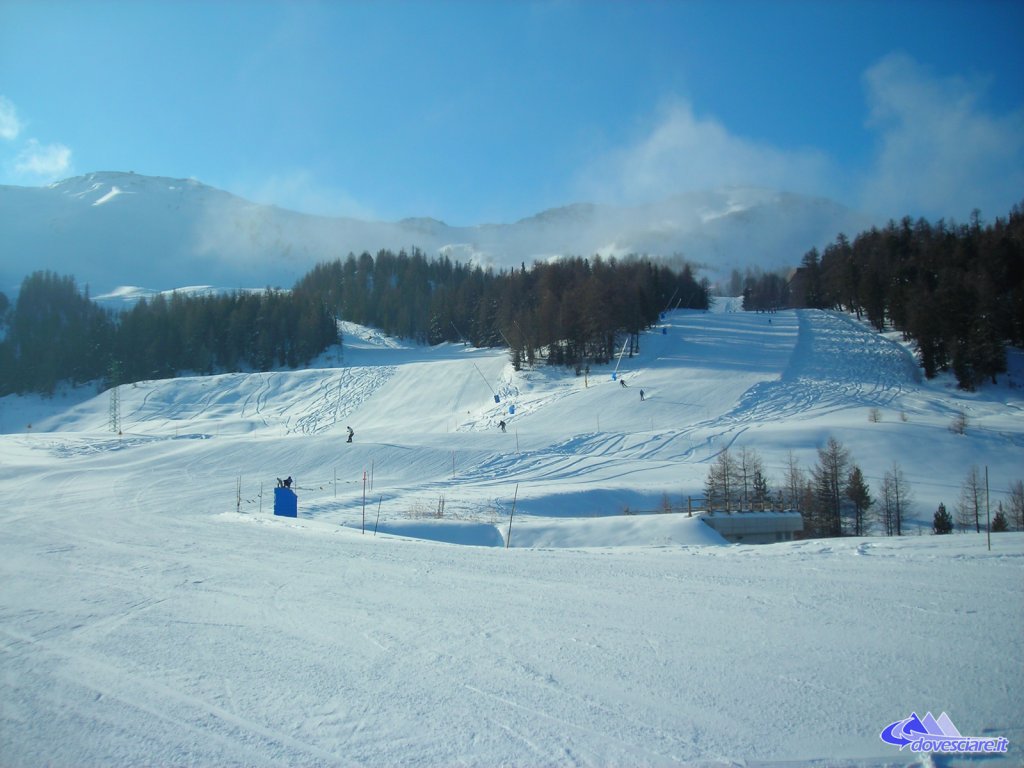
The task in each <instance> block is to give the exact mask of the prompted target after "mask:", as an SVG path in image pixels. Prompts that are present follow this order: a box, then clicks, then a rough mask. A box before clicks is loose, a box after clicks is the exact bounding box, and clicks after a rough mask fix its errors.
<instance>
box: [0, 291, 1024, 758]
mask: <svg viewBox="0 0 1024 768" xmlns="http://www.w3.org/2000/svg"><path fill="white" fill-rule="evenodd" d="M731 307H732V305H731V304H730V303H728V302H723V303H721V304H720V305H719V307H718V308H719V309H720V310H722V309H724V310H728V309H730V308H731ZM345 331H346V344H345V347H344V349H343V350H334V351H331V352H329V353H328V354H326V355H325V356H324V357H323V359H322V360H321V361H319V367H316V368H311V369H308V370H302V371H273V372H268V373H252V374H225V375H221V376H211V377H204V378H200V377H197V378H182V379H178V380H173V381H143V382H138V383H136V384H134V385H130V384H129V385H123V386H121V387H120V388H119V390H118V394H119V415H120V427H121V434H117V433H113V432H111V431H110V418H111V398H110V396H109V394H108V393H101V394H99V395H96V394H95V393H94V392H93V393H88V392H83V391H77V392H70V393H63V394H60V395H58V396H56V397H55V398H53V399H39V398H29V397H22V398H15V397H9V398H5V399H3V400H0V433H3V434H0V489H2V491H3V498H4V499H5V501H6V510H5V528H4V536H3V537H2V538H0V574H2V578H3V585H4V587H3V590H2V592H0V641H2V653H3V676H2V678H0V764H2V765H4V766H14V767H17V766H37V765H52V766H79V765H142V764H144V765H279V766H285V765H287V766H295V765H310V766H312V765H317V766H320V765H345V766H348V765H371V766H376V765H389V766H390V765H423V766H435V765H444V766H448V765H487V766H491V765H528V766H547V765H583V766H591V765H593V766H606V765H621V766H626V765H629V766H634V765H698V766H733V765H754V766H756V765H788V766H824V765H839V766H922V767H923V766H932V765H942V766H953V765H970V764H972V762H971V760H970V759H969V758H953V757H948V756H940V755H935V756H928V755H915V754H913V753H911V752H910V751H909V750H904V751H902V752H901V751H900V750H899V749H898V748H897V747H894V746H891V745H888V744H885V743H883V742H882V740H881V739H880V737H879V734H880V732H881V731H882V729H883V728H885V727H886V726H888V725H889V724H891V723H893V722H895V721H898V720H902V719H904V718H907V717H909V716H910V714H911V713H918V714H920V715H921V716H922V717H923V716H924V714H925V713H926V712H933V713H935V716H936V717H938V716H939V714H940V712H945V713H947V715H948V717H949V718H950V719H951V721H952V722H954V723H955V725H956V727H957V728H958V729H959V731H960V732H961V733H962V734H964V735H972V736H987V737H1001V738H1006V739H1008V740H1009V744H1010V751H1009V753H1008V754H1007V755H1003V756H997V757H995V758H990V759H986V760H983V761H981V762H980V763H979V764H982V765H986V766H995V765H1000V766H1001V765H1019V764H1020V763H1021V760H1022V758H1024V750H1022V746H1024V723H1022V720H1021V715H1020V712H1021V702H1022V699H1021V691H1022V690H1024V669H1022V667H1021V664H1020V658H1021V654H1022V651H1024V642H1022V640H1021V636H1022V633H1021V628H1022V627H1024V598H1022V594H1021V585H1022V584H1024V579H1022V577H1024V534H1019V533H1010V534H996V535H993V536H992V538H991V549H989V548H988V543H987V541H986V537H985V536H984V535H977V534H974V533H971V534H958V535H954V536H945V537H935V536H930V535H918V534H927V533H928V527H929V524H930V521H931V515H932V513H933V512H934V509H935V506H936V505H937V504H938V502H940V501H944V502H945V503H946V504H947V506H949V507H950V508H952V506H953V504H954V502H955V500H956V496H957V493H958V490H959V486H960V483H961V480H962V478H963V476H964V475H965V474H966V471H967V469H968V468H969V466H970V465H971V464H978V465H984V466H987V467H988V470H989V473H990V477H991V479H992V503H993V506H995V504H996V503H998V501H1000V500H1005V498H1006V494H1005V490H1006V488H1007V487H1008V486H1009V484H1010V483H1011V482H1012V481H1014V480H1016V479H1020V477H1021V475H1022V474H1024V469H1022V468H1024V462H1022V461H1021V459H1022V457H1024V451H1022V447H1024V410H1022V406H1024V402H1022V397H1021V394H1020V393H1021V390H1020V389H1018V388H1016V386H1015V385H1014V382H1015V379H1014V378H1013V376H1016V377H1018V378H1017V379H1016V381H1017V382H1018V384H1017V386H1019V375H1020V374H1019V371H1014V372H1012V374H1011V377H1008V378H1004V380H1003V381H1001V382H1000V384H999V385H998V386H996V387H992V388H990V389H988V390H985V391H983V392H981V393H976V394H971V395H964V394H959V393H956V392H955V391H953V390H951V389H949V388H948V387H947V386H946V384H945V383H944V382H941V381H940V382H922V381H921V380H920V378H919V376H918V375H917V369H916V367H915V366H914V364H913V360H912V358H911V357H910V355H909V354H908V352H907V351H906V350H905V349H904V348H902V347H901V346H900V345H898V344H896V343H893V342H892V341H890V340H888V339H886V338H884V337H882V336H879V335H876V334H874V333H872V332H871V331H870V330H868V329H867V328H865V327H864V326H863V325H862V324H860V323H858V322H857V321H855V320H853V319H851V318H848V317H845V316H842V315H838V314H831V313H824V312H814V311H797V312H781V313H778V314H774V315H761V314H744V313H737V312H730V311H719V312H710V313H703V312H678V313H673V314H670V315H669V316H668V317H667V318H665V321H664V322H663V323H662V324H661V325H659V326H658V327H657V328H655V329H652V330H651V331H650V332H648V333H646V334H644V335H643V337H642V338H641V344H640V346H641V351H640V354H639V355H637V356H634V357H632V358H629V357H626V358H624V359H623V360H622V361H621V362H619V361H613V362H612V363H611V364H610V365H608V366H604V367H600V368H595V369H592V370H591V371H590V372H589V375H586V376H583V375H581V376H579V377H577V376H574V375H572V373H571V372H570V373H566V372H565V371H562V370H555V369H546V368H539V369H536V370H532V371H521V372H517V371H514V370H513V368H512V367H511V365H510V364H509V363H508V358H507V354H506V353H503V352H501V351H496V350H479V349H471V348H464V347H461V346H457V345H444V346H441V347H437V348H423V347H416V346H412V345H407V344H403V343H402V342H399V341H396V340H394V339H387V338H385V337H382V336H380V335H375V334H373V333H371V332H367V331H365V329H358V328H356V327H352V326H349V327H347V328H346V329H345ZM616 367H617V370H616ZM613 371H615V373H616V376H615V380H613V379H612V375H611V374H612V372H613ZM622 381H624V382H625V383H626V385H627V386H625V387H623V386H621V383H620V382H622ZM641 388H642V389H643V390H644V395H645V399H644V400H643V401H641V399H640V395H639V391H640V389H641ZM959 413H965V414H966V415H967V417H968V425H969V426H968V429H967V432H966V434H962V435H961V434H955V433H954V432H952V431H951V430H950V429H949V425H950V422H951V420H952V419H953V418H954V417H955V416H956V415H957V414H959ZM869 415H870V416H871V418H869ZM500 421H505V422H506V431H505V432H502V431H501V430H500V429H499V422H500ZM348 426H351V427H352V428H353V429H354V430H355V439H354V442H353V443H351V444H348V443H346V442H345V436H346V434H347V430H346V428H347V427H348ZM829 436H834V437H836V438H837V439H838V440H840V441H841V442H842V443H843V444H844V445H845V446H846V447H847V448H849V449H850V452H851V455H852V458H853V460H854V461H855V462H857V463H858V464H859V465H860V466H861V467H862V468H863V470H864V473H865V476H866V477H867V479H868V481H869V483H870V484H871V486H872V491H873V493H874V495H875V496H878V495H879V486H880V483H881V477H882V475H883V474H884V473H885V472H886V471H887V470H888V469H890V468H891V466H892V463H893V461H898V462H899V463H900V466H901V467H902V470H903V471H904V473H905V475H906V476H907V479H908V480H909V482H910V483H911V485H912V487H913V490H914V497H915V502H914V505H913V507H912V517H911V519H910V520H909V521H908V522H907V524H906V528H907V529H908V530H909V532H910V533H911V535H909V536H905V537H902V538H898V539H897V538H882V537H867V538H847V539H836V540H807V541H798V542H784V543H778V544H773V545H764V546H742V545H727V544H726V543H725V542H724V541H723V540H722V539H721V538H720V537H719V536H718V534H716V533H715V532H714V531H712V530H711V529H710V528H709V527H708V526H706V525H705V524H704V523H703V522H702V521H701V520H700V518H699V517H698V516H694V517H690V516H688V515H687V514H686V512H679V511H678V510H680V509H685V508H686V506H687V497H689V496H699V495H700V493H701V488H702V485H703V481H704V478H705V476H706V474H707V469H708V466H709V464H710V463H711V462H713V461H714V458H715V457H716V456H717V455H718V454H719V452H720V451H721V450H723V449H724V448H727V447H730V448H734V449H739V448H743V447H748V448H752V449H756V450H757V451H758V453H759V454H760V455H761V456H762V458H763V459H764V462H765V465H766V468H767V470H768V472H769V475H770V476H771V478H772V480H774V481H775V482H776V483H779V482H781V478H782V468H783V466H784V464H785V462H786V459H787V457H788V454H789V452H790V451H792V452H793V454H794V456H795V457H796V458H797V459H798V460H799V461H800V462H801V464H802V465H803V466H804V467H805V468H809V467H810V466H811V465H813V464H814V462H815V461H816V449H817V447H818V446H820V445H822V444H823V443H824V441H825V440H827V438H828V437H829ZM285 476H292V477H293V478H294V480H295V487H296V491H297V494H298V508H299V517H298V518H297V519H290V518H284V517H275V516H274V515H272V514H271V507H272V504H273V501H272V499H273V487H274V485H275V484H276V478H278V477H285ZM666 506H668V507H670V508H672V509H674V510H676V511H675V512H672V513H669V514H659V512H660V511H661V510H663V509H664V508H665V507H666ZM627 513H628V514H627Z"/></svg>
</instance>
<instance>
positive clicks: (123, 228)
mask: <svg viewBox="0 0 1024 768" xmlns="http://www.w3.org/2000/svg"><path fill="white" fill-rule="evenodd" d="M867 223H868V222H866V221H865V219H864V218H863V217H861V216H859V215H857V214H855V213H854V212H852V211H850V210H848V209H846V208H843V207H842V206H840V205H838V204H836V203H834V202H831V201H828V200H824V199H817V198H808V197H802V196H799V195H794V194H789V193H783V192H777V191H773V190H767V189H755V188H729V189H721V190H715V191H709V192H705V193H692V194H687V195H682V196H678V197H674V198H671V199H668V200H665V201H662V202H659V203H656V204H650V205H646V206H640V207H631V208H625V207H612V206H597V205H589V204H578V205H570V206H566V207H563V208H557V209H553V210H549V211H544V212H542V213H539V214H538V215H536V216H533V217H530V218H527V219H523V220H521V221H518V222H513V223H490V224H487V223H482V224H478V225H469V226H465V225H462V226H450V225H448V224H445V223H443V222H440V221H437V220H435V219H430V218H409V219H404V220H402V221H397V222H383V221H366V220H359V219H353V218H329V217H321V216H310V215H307V214H303V213H299V212H294V211H287V210H283V209H280V208H275V207H272V206H266V205H258V204H255V203H251V202H249V201H247V200H244V199H242V198H239V197H236V196H234V195H231V194H230V193H228V192H224V191H222V190H219V189H215V188H212V187H209V186H206V185H204V184H201V183H199V182H197V181H194V180H191V179H168V178H159V177H150V176H143V175H139V174H133V173H92V174H88V175H86V176H79V177H75V178H71V179H67V180H65V181H60V182H57V183H55V184H52V185H50V186H47V187H12V186H0V231H2V232H3V233H4V237H3V239H2V241H0V291H3V292H4V293H7V294H8V295H11V294H12V293H15V292H17V288H18V286H19V285H20V284H21V281H22V279H23V278H24V277H26V276H27V275H28V274H29V273H31V272H32V271H34V270H42V269H47V270H51V271H53V272H56V273H58V274H62V275H72V276H74V277H75V279H76V280H77V282H78V284H79V285H82V286H86V285H87V286H89V288H90V291H91V294H92V295H93V296H94V297H104V296H109V297H110V298H111V299H113V300H114V301H118V300H122V299H124V298H126V297H127V298H131V297H135V296H138V295H139V294H140V293H142V294H144V293H145V292H148V291H164V290H172V289H182V288H192V289H194V290H195V289H201V288H202V287H203V286H213V287H216V288H220V289H240V288H264V287H266V286H272V287H285V288H288V287H291V286H292V284H293V283H294V282H295V281H296V280H297V279H298V278H300V277H301V276H302V275H304V274H306V273H307V272H308V271H309V270H310V269H312V268H313V267H314V266H315V265H316V264H318V263H320V262H323V261H329V260H333V259H338V258H341V259H344V258H345V257H346V256H347V255H348V254H349V253H355V254H356V255H358V254H360V253H362V252H364V251H365V252H368V253H371V254H375V253H376V252H377V251H378V250H381V249H388V250H392V251H394V252H398V251H400V250H403V249H404V250H406V251H409V250H411V249H413V248H419V249H420V250H422V251H424V252H425V253H426V254H427V255H428V256H437V255H442V254H446V255H448V256H449V257H450V258H451V259H452V260H457V261H460V262H462V263H467V262H473V263H475V264H482V265H485V266H488V265H490V266H494V267H497V268H501V267H512V266H516V267H518V266H519V265H520V264H521V263H523V262H526V263H532V262H533V261H534V260H536V259H547V258H551V257H557V256H564V255H573V256H592V255H594V254H598V253H600V254H602V255H606V256H623V255H626V254H630V253H637V254H649V255H652V256H664V257H672V256H682V257H683V258H685V259H686V260H687V261H689V262H691V263H693V264H695V265H697V266H698V267H699V268H702V269H703V273H702V274H706V275H708V276H709V277H710V279H712V280H716V279H719V278H720V277H726V276H728V274H729V272H730V271H731V270H732V269H737V268H738V269H740V270H743V269H745V268H747V267H750V266H759V267H761V268H763V269H779V268H788V267H792V266H794V265H796V264H798V263H799V261H800V258H801V257H802V256H803V254H804V253H805V252H806V251H807V250H809V249H810V248H811V247H819V248H820V247H821V246H823V245H824V244H825V243H827V242H829V241H830V240H832V239H833V238H834V237H835V236H836V235H837V234H838V233H839V232H846V233H850V234H852V233H853V232H856V231H858V230H860V229H862V228H863V227H865V226H866V225H867Z"/></svg>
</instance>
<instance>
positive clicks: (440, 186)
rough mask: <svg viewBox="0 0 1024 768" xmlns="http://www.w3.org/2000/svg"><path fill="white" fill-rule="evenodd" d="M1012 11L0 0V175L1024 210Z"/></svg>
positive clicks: (367, 214) (1023, 133)
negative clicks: (107, 175)
mask: <svg viewBox="0 0 1024 768" xmlns="http://www.w3.org/2000/svg"><path fill="white" fill-rule="evenodd" d="M1022 30H1024V3H1021V2H1017V1H1016V0H1013V1H1010V0H999V1H996V0H990V1H986V0H965V1H964V2H948V1H943V0H928V1H927V2H900V1H899V0H887V1H885V2H874V1H873V0H857V1H856V2H852V1H844V0H822V1H821V2H811V1H810V0H788V1H786V0H778V1H777V2H771V1H770V0H760V1H758V2H738V1H732V0H721V1H720V2H653V1H652V2H598V1H596V0H595V1H594V2H573V1H571V0H563V1H559V2H537V3H527V2H514V3H513V2H499V1H497V0H487V1H484V2H469V0H462V1H460V2H428V1H427V0H421V1H419V2H411V1H410V2H378V3H371V2H368V1H367V2H313V0H293V1H292V2H269V1H263V2H256V1H253V2H245V1H243V0H230V1H229V0H221V1H220V2H217V1H213V2H193V1H190V0H175V1H173V2H170V1H169V2H156V1H155V0H139V1H138V2H129V0H118V1H117V2H93V1H91V0H75V1H74V2H53V1H51V0H0V184H17V185H28V186H34V185H41V184H46V183H50V182H52V181H54V180H57V179H60V178H66V177H68V176H73V175H79V174H83V173H88V172H91V171H99V170H118V171H128V170H133V171H135V172H137V173H144V174H149V175H157V176H170V177H193V178H196V179H199V180H200V181H202V182H205V183H207V184H211V185H213V186H217V187H221V188H223V189H227V190H230V191H232V192H235V193H237V194H240V195H243V196H245V197H248V198H250V199H255V200H259V201H261V202H271V203H275V204H278V205H282V206H284V207H288V208H293V209H297V210H302V211H306V212H311V213H320V214H328V215H354V216H359V217H364V218H378V219H387V220H393V219H399V218H403V217H407V216H432V217H435V218H438V219H442V220H444V221H446V222H448V223H450V224H466V225H468V224H479V223H484V222H509V221H515V220H517V219H519V218H523V217H526V216H530V215H532V214H534V213H537V212H539V211H541V210H543V209H545V208H550V207H554V206H558V205H564V204H568V203H572V202H581V201H591V202H607V203H619V204H636V203H642V202H645V201H648V200H655V199H661V198H665V197H668V196H670V195H673V194H678V193H681V192H686V191H690V190H696V189H706V188H712V187H717V186H722V185H729V184H752V185H759V186H769V187H775V188H780V189H786V190H789V191H794V192H802V193H809V194H815V195H823V196H827V197H831V198H834V199H836V200H838V201H840V202H842V203H845V204H847V205H850V206H853V207H856V208H859V209H861V210H864V211H866V212H870V213H873V214H878V215H883V216H893V217H900V216H903V215H906V214H909V215H912V216H925V217H927V218H929V219H935V218H938V217H939V216H945V217H946V218H952V219H956V220H958V221H964V220H966V219H967V217H968V216H969V214H970V211H971V210H972V209H973V208H975V207H977V208H980V209H981V210H982V214H983V217H984V218H985V219H988V220H990V219H991V218H993V217H995V216H997V215H1005V214H1006V213H1007V212H1008V211H1009V209H1010V207H1011V206H1013V205H1014V204H1015V203H1019V202H1022V201H1024V31H1022Z"/></svg>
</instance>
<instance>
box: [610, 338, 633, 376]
mask: <svg viewBox="0 0 1024 768" xmlns="http://www.w3.org/2000/svg"><path fill="white" fill-rule="evenodd" d="M627 344H629V336H628V335H627V336H626V340H625V341H624V342H622V350H621V351H620V352H619V359H618V360H617V361H616V363H615V370H614V371H612V381H615V378H616V377H617V376H618V374H619V366H620V365H622V356H623V355H624V354H626V345H627Z"/></svg>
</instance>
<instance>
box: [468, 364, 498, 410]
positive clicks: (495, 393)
mask: <svg viewBox="0 0 1024 768" xmlns="http://www.w3.org/2000/svg"><path fill="white" fill-rule="evenodd" d="M473 367H474V368H476V372H477V373H479V374H480V378H481V379H483V380H484V384H486V385H487V388H488V389H489V390H491V394H492V395H494V402H496V403H500V402H501V398H500V397H498V393H497V392H495V391H494V387H492V386H491V382H489V381H488V380H487V377H486V376H484V372H483V371H481V370H480V369H479V368H477V365H476V363H473Z"/></svg>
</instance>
